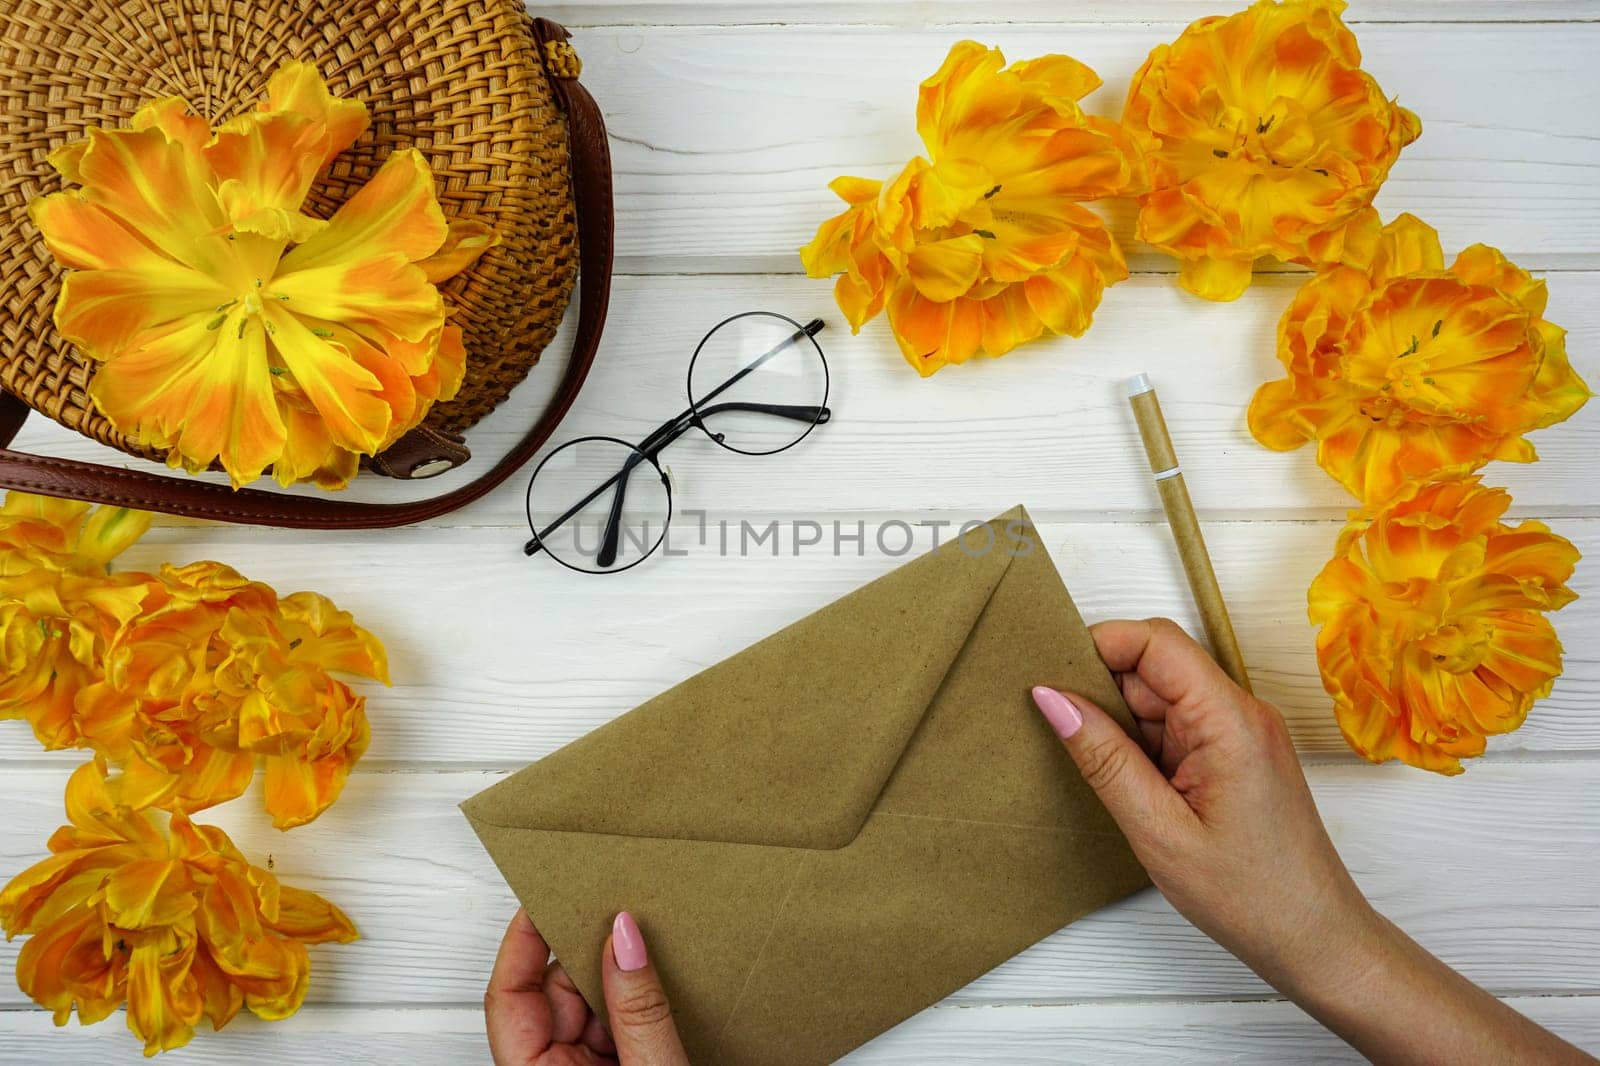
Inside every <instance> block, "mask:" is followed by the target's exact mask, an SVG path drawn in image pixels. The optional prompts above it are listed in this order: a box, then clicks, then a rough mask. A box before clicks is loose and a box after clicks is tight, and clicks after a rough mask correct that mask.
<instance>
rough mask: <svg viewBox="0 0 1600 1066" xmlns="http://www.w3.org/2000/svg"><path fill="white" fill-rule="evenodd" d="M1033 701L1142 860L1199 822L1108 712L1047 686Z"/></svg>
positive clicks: (1034, 695) (1043, 687)
mask: <svg viewBox="0 0 1600 1066" xmlns="http://www.w3.org/2000/svg"><path fill="white" fill-rule="evenodd" d="M1033 700H1034V702H1035V703H1036V704H1038V705H1039V710H1040V711H1041V712H1042V713H1043V714H1044V716H1045V719H1046V720H1047V721H1049V723H1050V728H1052V729H1054V730H1055V731H1056V735H1057V736H1059V737H1060V738H1061V742H1062V743H1063V744H1065V745H1066V747H1067V752H1068V754H1070V755H1071V756H1072V761H1073V762H1075V763H1077V764H1078V769H1079V770H1080V771H1081V772H1082V773H1083V779H1084V780H1085V781H1086V782H1088V784H1089V787H1090V788H1092V789H1094V791H1095V795H1097V796H1099V797H1100V802H1101V803H1104V804H1105V805H1106V810H1107V811H1109V812H1110V813H1111V817H1112V818H1114V819H1115V820H1116V823H1117V825H1118V827H1120V828H1121V829H1122V832H1123V834H1124V835H1125V836H1126V837H1127V838H1128V842H1129V843H1130V844H1132V845H1133V848H1134V851H1135V852H1137V853H1138V854H1139V857H1140V858H1141V859H1146V856H1148V855H1149V854H1150V853H1151V851H1152V849H1154V848H1156V847H1157V846H1159V845H1160V843H1161V842H1162V841H1164V840H1167V839H1168V838H1169V837H1170V835H1171V834H1172V832H1173V831H1174V830H1176V829H1178V828H1179V827H1180V826H1182V825H1183V823H1184V822H1186V821H1192V820H1193V818H1194V812H1193V811H1191V810H1190V809H1189V807H1188V805H1187V804H1185V803H1184V801H1183V797H1182V796H1180V795H1178V793H1176V792H1174V791H1173V789H1172V785H1171V784H1170V783H1169V782H1168V781H1167V779H1166V778H1165V777H1163V776H1162V775H1161V771H1160V770H1158V769H1157V768H1156V764H1155V763H1153V762H1151V761H1150V757H1149V756H1148V755H1146V754H1145V752H1144V751H1143V749H1141V748H1140V747H1139V745H1138V743H1137V742H1135V741H1134V739H1133V738H1132V737H1130V736H1128V734H1126V733H1124V732H1123V731H1122V727H1121V726H1120V725H1118V724H1117V723H1116V721H1115V720H1114V719H1112V717H1111V716H1110V715H1108V714H1106V712H1105V711H1103V710H1101V709H1100V708H1099V707H1098V706H1096V705H1095V704H1094V703H1092V702H1090V701H1089V700H1088V699H1086V698H1084V697H1083V696H1080V695H1078V694H1076V693H1073V694H1072V695H1070V696H1069V695H1067V694H1065V693H1061V692H1057V691H1056V690H1055V689H1053V688H1046V687H1045V686H1043V685H1040V686H1039V687H1037V688H1035V689H1034V690H1033ZM1146 861H1147V864H1148V860H1146Z"/></svg>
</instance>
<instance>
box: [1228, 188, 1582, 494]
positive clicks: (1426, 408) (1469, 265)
mask: <svg viewBox="0 0 1600 1066" xmlns="http://www.w3.org/2000/svg"><path fill="white" fill-rule="evenodd" d="M1544 310H1545V285H1544V282H1543V281H1541V280H1537V279H1535V278H1533V277H1531V276H1530V275H1529V274H1528V273H1527V272H1526V271H1524V270H1522V269H1521V268H1520V267H1517V266H1516V265H1515V264H1513V263H1510V262H1508V261H1507V260H1506V259H1505V257H1504V256H1502V255H1501V254H1500V253H1499V252H1498V251H1496V250H1495V249H1493V248H1489V247H1487V246H1485V245H1481V244H1475V245H1473V246H1472V247H1470V248H1467V249H1466V250H1465V251H1463V252H1462V253H1461V254H1460V255H1459V256H1457V257H1456V260H1455V262H1454V263H1453V264H1451V266H1450V267H1449V268H1448V269H1446V268H1445V265H1444V252H1443V251H1442V250H1441V248H1440V246H1439V235H1438V234H1437V233H1435V232H1434V230H1433V228H1432V227H1431V226H1429V225H1427V224H1426V223H1424V222H1422V221H1420V220H1418V219H1417V218H1414V217H1413V216H1411V215H1401V216H1400V217H1399V218H1397V219H1395V220H1394V221H1393V222H1391V223H1389V225H1387V226H1385V227H1384V228H1383V231H1382V235H1381V238H1380V240H1379V241H1378V242H1377V246H1376V250H1375V253H1374V255H1373V256H1372V259H1371V262H1370V265H1369V266H1367V267H1366V268H1357V267H1354V266H1338V267H1334V268H1332V269H1330V270H1328V271H1325V272H1324V273H1322V274H1320V275H1318V276H1317V277H1315V278H1313V279H1311V280H1310V281H1308V282H1306V284H1305V285H1304V286H1302V287H1301V289H1300V291H1299V293H1298V294H1297V295H1296V296H1295V299H1294V302H1293V303H1292V304H1291V305H1290V307H1289V309H1288V311H1286V312H1285V313H1284V316H1283V318H1282V320H1281V321H1280V322H1279V323H1278V359H1279V360H1280V361H1281V362H1282V363H1283V365H1284V367H1285V368H1286V369H1287V370H1288V372H1289V376H1288V377H1287V378H1285V379H1283V380H1281V381H1272V382H1268V383H1267V384H1265V385H1263V386H1261V388H1260V389H1258V390H1257V391H1256V394H1255V397H1254V399H1253V400H1251V403H1250V430H1251V432H1252V433H1253V434H1254V435H1255V437H1256V439H1257V440H1258V441H1260V442H1261V443H1262V444H1265V445H1266V446H1267V447H1269V448H1276V449H1279V450H1287V449H1291V448H1298V447H1299V446H1301V445H1302V444H1304V443H1305V442H1306V441H1310V440H1314V441H1316V442H1317V462H1318V463H1320V464H1321V465H1322V468H1323V469H1324V470H1326V471H1327V472H1328V473H1329V474H1331V475H1332V476H1333V477H1334V478H1335V479H1337V480H1338V481H1339V483H1340V484H1342V485H1344V486H1345V488H1347V489H1349V490H1350V491H1351V492H1352V493H1353V494H1355V496H1356V497H1357V498H1359V499H1361V500H1363V501H1367V502H1374V503H1375V502H1379V501H1381V500H1383V499H1384V498H1385V497H1387V496H1388V495H1389V494H1391V493H1393V492H1394V491H1395V490H1396V489H1397V488H1398V487H1399V486H1400V484H1401V483H1402V482H1404V481H1406V480H1408V479H1414V478H1422V479H1426V478H1431V477H1435V476H1440V475H1451V474H1461V473H1468V472H1470V471H1472V470H1475V469H1477V468H1478V467H1480V466H1482V465H1483V464H1484V463H1486V462H1489V461H1490V460H1491V459H1509V460H1511V461H1513V462H1523V463H1526V462H1532V461H1533V460H1534V459H1535V458H1537V455H1536V453H1535V452H1534V449H1533V445H1531V444H1529V443H1528V442H1527V440H1526V439H1524V437H1523V434H1525V433H1528V432H1530V431H1532V430H1536V429H1541V428H1543V427H1546V426H1551V425H1554V424H1556V423H1557V422H1561V421H1564V420H1565V419H1567V418H1569V417H1571V416H1572V415H1573V413H1574V412H1576V411H1577V410H1578V409H1579V408H1580V407H1582V406H1583V405H1584V404H1585V403H1586V402H1587V401H1588V399H1589V396H1590V392H1589V389H1588V386H1586V385H1585V384H1584V382H1583V379H1582V378H1580V377H1579V376H1578V374H1577V373H1576V372H1575V371H1574V370H1573V368H1572V364H1571V363H1569V362H1568V361H1567V353H1566V342H1565V336H1566V334H1565V331H1564V330H1562V329H1561V328H1560V327H1559V326H1556V325H1554V324H1552V323H1550V322H1547V321H1546V320H1545V319H1544V317H1543V316H1544Z"/></svg>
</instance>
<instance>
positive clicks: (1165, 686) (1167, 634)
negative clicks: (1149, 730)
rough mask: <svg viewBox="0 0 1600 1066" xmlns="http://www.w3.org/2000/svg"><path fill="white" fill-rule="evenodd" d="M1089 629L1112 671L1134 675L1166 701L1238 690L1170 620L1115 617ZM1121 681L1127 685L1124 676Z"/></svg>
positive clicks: (1214, 663) (1206, 698)
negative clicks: (1136, 619)
mask: <svg viewBox="0 0 1600 1066" xmlns="http://www.w3.org/2000/svg"><path fill="white" fill-rule="evenodd" d="M1089 632H1090V634H1091V635H1093V637H1094V643H1095V647H1096V649H1098V650H1099V652H1100V658H1102V659H1104V660H1105V664H1106V666H1107V667H1109V668H1110V669H1111V671H1112V673H1116V674H1135V675H1137V676H1138V677H1139V679H1140V680H1141V681H1142V682H1144V684H1145V685H1146V686H1148V688H1149V689H1150V692H1151V694H1152V695H1154V696H1156V697H1158V698H1159V699H1162V700H1165V701H1166V702H1167V703H1168V704H1175V703H1178V702H1179V701H1184V700H1188V701H1205V700H1208V699H1210V698H1212V697H1218V696H1226V695H1228V694H1230V692H1231V690H1233V689H1234V688H1236V686H1235V685H1234V683H1233V682H1232V681H1231V680H1230V679H1229V678H1228V675H1227V674H1225V673H1223V671H1222V667H1220V666H1218V665H1217V664H1216V662H1215V661H1214V660H1213V659H1212V658H1211V656H1210V655H1207V654H1206V650H1205V649H1204V648H1202V647H1201V646H1200V645H1199V644H1198V643H1196V642H1195V639H1194V638H1193V637H1191V636H1190V635H1189V634H1187V633H1185V632H1184V631H1183V628H1182V627H1181V626H1179V625H1178V623H1176V622H1174V621H1172V620H1171V619H1167V618H1146V619H1143V620H1141V621H1137V622H1130V621H1126V620H1122V619H1118V620H1116V621H1111V622H1101V623H1099V624H1098V625H1093V626H1090V627H1089ZM1123 684H1124V688H1126V685H1127V681H1126V679H1125V680H1124V682H1123ZM1135 713H1137V712H1135Z"/></svg>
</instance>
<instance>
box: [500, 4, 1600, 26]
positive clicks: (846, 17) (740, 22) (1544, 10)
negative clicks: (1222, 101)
mask: <svg viewBox="0 0 1600 1066" xmlns="http://www.w3.org/2000/svg"><path fill="white" fill-rule="evenodd" d="M1244 6H1245V5H1244V4H1243V3H1242V2H1240V3H1236V4H1231V5H1230V4H1226V3H1218V2H1217V0H1079V2H1078V3H1075V4H1072V5H1071V6H1070V7H1065V6H1063V5H1062V4H1061V3H1060V2H1059V0H985V3H983V4H982V5H975V4H972V3H970V2H967V0H812V2H811V3H808V4H805V5H803V6H799V7H797V6H795V5H794V4H792V3H788V2H787V0H698V2H696V3H693V4H685V3H681V2H675V0H557V2H555V3H545V2H543V0H529V10H531V11H533V12H534V14H536V15H543V16H545V17H546V18H552V19H555V20H556V21H557V22H560V23H561V24H563V25H565V26H568V27H578V26H581V27H585V28H588V27H605V28H609V27H615V26H747V25H782V26H804V25H812V24H821V25H837V24H859V25H869V26H899V27H925V26H937V25H941V24H951V23H956V24H972V23H979V24H1004V23H1017V22H1020V23H1054V24H1057V25H1060V24H1062V23H1108V22H1109V23H1119V22H1137V23H1142V22H1177V23H1186V22H1188V21H1189V20H1191V19H1196V18H1202V17H1204V16H1206V15H1217V14H1226V13H1227V12H1228V11H1230V10H1234V9H1236V8H1242V7H1244ZM1344 19H1345V21H1346V22H1348V23H1351V24H1360V23H1369V22H1535V21H1558V20H1559V21H1573V22H1592V21H1594V20H1595V10H1594V6H1593V5H1592V4H1589V3H1585V2H1584V0H1451V3H1450V4H1448V5H1443V4H1440V3H1439V2H1438V0H1357V2H1356V3H1353V4H1352V5H1351V6H1350V8H1349V10H1347V11H1346V12H1345V14H1344Z"/></svg>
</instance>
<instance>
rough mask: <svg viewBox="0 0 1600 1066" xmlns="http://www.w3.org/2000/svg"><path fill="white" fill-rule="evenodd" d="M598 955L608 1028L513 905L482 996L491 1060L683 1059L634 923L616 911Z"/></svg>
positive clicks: (539, 1065)
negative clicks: (512, 911)
mask: <svg viewBox="0 0 1600 1066" xmlns="http://www.w3.org/2000/svg"><path fill="white" fill-rule="evenodd" d="M602 950H603V951H604V953H605V954H604V955H603V956H602V960H601V967H602V970H601V972H602V979H603V981H604V983H605V997H606V1010H607V1012H608V1013H609V1014H610V1016H611V1032H609V1033H608V1032H606V1028H605V1026H604V1025H602V1024H601V1023H600V1019H599V1018H598V1017H596V1016H595V1014H594V1012H593V1011H591V1010H590V1009H589V1005H588V1004H587V1003H586V1002H584V999H583V995H582V994H581V993H580V992H579V991H578V988H577V986H576V985H574V984H573V983H572V978H570V977H568V976H567V971H566V970H564V969H562V967H561V964H560V963H558V962H552V961H551V959H550V948H549V946H548V945H546V944H545V942H544V937H542V936H540V935H539V931H538V930H537V929H535V928H534V927H533V922H532V921H531V920H530V919H529V918H528V912H527V911H524V910H520V909H519V910H518V911H517V913H516V916H515V917H514V918H512V919H511V925H510V926H509V927H508V928H507V929H506V935H505V939H504V940H502V941H501V942H500V954H499V955H498V956H497V957H496V958H495V961H494V973H493V974H492V975H491V976H490V977H489V990H488V991H487V992H485V993H484V996H483V1015H484V1020H485V1022H486V1023H487V1025H488V1028H489V1050H490V1052H491V1053H492V1054H493V1055H494V1061H495V1064H496V1066H688V1062H689V1059H688V1056H686V1055H685V1054H684V1052H683V1044H682V1043H681V1042H680V1041H679V1039H678V1031H677V1029H676V1028H674V1027H673V1024H672V1009H671V1008H670V1007H669V1006H668V1005H667V996H666V993H665V992H663V991H662V989H661V979H660V978H659V977H658V976H657V975H656V971H655V967H654V966H651V965H650V958H649V955H648V954H647V953H646V951H645V946H644V937H643V935H642V934H641V933H640V932H639V926H638V923H636V922H635V921H634V920H633V917H632V915H630V914H628V913H627V912H626V911H624V912H623V913H621V914H619V915H617V918H616V921H615V922H614V923H613V924H612V927H611V936H609V937H608V938H606V943H605V947H604V948H603V949H602Z"/></svg>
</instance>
